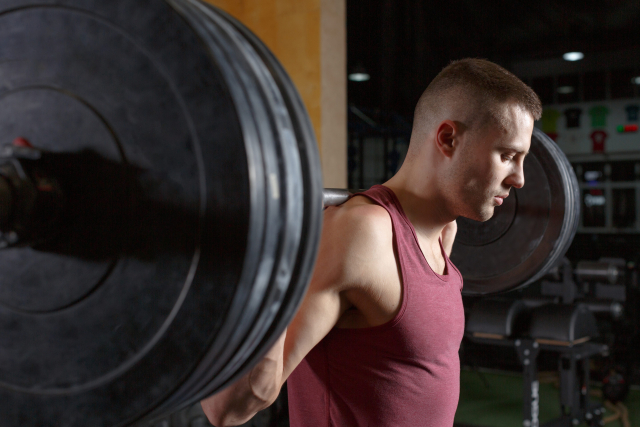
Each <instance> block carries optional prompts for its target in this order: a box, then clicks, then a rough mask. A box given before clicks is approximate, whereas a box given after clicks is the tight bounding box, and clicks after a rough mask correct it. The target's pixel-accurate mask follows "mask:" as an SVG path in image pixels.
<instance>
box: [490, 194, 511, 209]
mask: <svg viewBox="0 0 640 427" xmlns="http://www.w3.org/2000/svg"><path fill="white" fill-rule="evenodd" d="M507 197H509V193H507V194H504V195H501V196H493V200H495V202H496V203H497V204H498V206H500V205H502V202H504V199H506V198H507Z"/></svg>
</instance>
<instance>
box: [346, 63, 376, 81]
mask: <svg viewBox="0 0 640 427" xmlns="http://www.w3.org/2000/svg"><path fill="white" fill-rule="evenodd" d="M370 78H371V76H370V75H369V73H368V72H367V69H366V68H364V67H363V66H362V64H358V65H356V66H355V67H353V68H352V69H351V72H350V73H349V80H351V81H352V82H366V81H367V80H369V79H370Z"/></svg>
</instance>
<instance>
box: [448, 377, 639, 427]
mask: <svg viewBox="0 0 640 427" xmlns="http://www.w3.org/2000/svg"><path fill="white" fill-rule="evenodd" d="M483 377H484V380H483ZM593 389H594V391H595V390H597V389H598V387H597V386H593ZM596 392H597V391H596ZM593 399H594V400H597V398H593ZM624 404H625V406H626V407H627V409H628V413H629V421H630V425H631V426H640V390H637V389H632V390H631V392H630V393H629V395H628V396H627V398H626V400H625V402H624ZM610 415H613V414H612V412H611V411H608V412H607V413H606V415H605V418H606V417H607V416H610ZM559 416H560V404H559V395H558V389H557V388H556V387H555V386H554V384H553V383H552V382H546V383H545V382H543V381H541V384H540V423H541V425H544V423H545V422H548V421H551V420H553V419H555V418H558V417H559ZM455 422H456V427H471V426H473V427H476V426H478V427H480V426H482V427H513V426H521V425H522V376H521V375H518V374H515V373H513V374H512V373H502V372H484V371H483V372H478V371H471V370H466V369H463V371H462V372H461V375H460V403H459V404H458V410H457V412H456V418H455ZM585 425H586V424H581V426H585ZM606 425H607V426H610V427H623V426H624V424H622V422H621V421H620V420H619V419H618V420H613V421H611V422H609V423H607V424H606Z"/></svg>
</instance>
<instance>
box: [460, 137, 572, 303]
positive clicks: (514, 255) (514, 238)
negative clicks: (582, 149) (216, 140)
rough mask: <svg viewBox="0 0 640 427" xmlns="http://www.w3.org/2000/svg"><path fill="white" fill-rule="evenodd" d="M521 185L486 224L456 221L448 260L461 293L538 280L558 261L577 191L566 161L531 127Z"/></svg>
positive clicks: (566, 242)
mask: <svg viewBox="0 0 640 427" xmlns="http://www.w3.org/2000/svg"><path fill="white" fill-rule="evenodd" d="M524 176H525V185H524V187H522V188H521V189H516V188H512V189H511V194H510V196H509V197H507V198H506V199H505V200H504V203H503V204H502V206H498V207H496V208H495V211H494V212H495V213H494V215H493V217H492V218H491V219H490V220H488V221H486V222H478V221H473V220H470V219H467V218H459V219H458V234H457V236H456V240H455V243H454V245H453V250H452V252H451V260H452V261H453V263H454V264H455V265H456V266H457V267H458V269H459V270H460V272H461V273H462V275H463V277H464V293H465V294H467V295H484V294H488V293H495V292H502V291H507V290H512V289H517V288H520V287H524V286H527V285H528V284H530V283H532V282H534V281H536V280H538V279H539V278H541V277H542V276H544V275H545V274H546V272H547V271H549V270H550V269H551V268H552V267H554V266H555V265H556V264H557V263H559V262H560V261H561V260H562V257H563V256H564V254H565V253H566V251H567V249H568V248H569V245H570V244H571V241H572V240H573V237H574V236H575V232H576V229H577V226H578V221H579V218H580V197H579V196H580V193H579V187H578V181H577V178H576V176H575V173H574V172H573V169H572V167H571V164H570V163H569V161H568V160H567V158H566V156H565V155H564V154H563V153H562V152H561V151H560V149H559V148H558V146H557V145H556V143H555V142H553V141H552V140H551V139H550V138H549V137H548V136H547V135H545V134H544V133H543V132H541V131H540V130H538V129H534V131H533V136H532V138H531V148H530V149H529V155H528V156H527V157H526V158H525V161H524Z"/></svg>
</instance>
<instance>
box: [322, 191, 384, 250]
mask: <svg viewBox="0 0 640 427" xmlns="http://www.w3.org/2000/svg"><path fill="white" fill-rule="evenodd" d="M324 227H325V228H327V229H328V231H330V232H331V234H332V235H334V234H335V236H333V237H335V238H336V239H340V240H345V239H354V238H355V239H357V241H358V242H359V241H363V242H366V241H370V243H375V242H376V241H379V239H383V240H387V239H388V238H389V237H390V236H391V235H392V232H393V230H392V226H391V218H390V217H389V213H388V212H387V210H386V209H385V208H383V207H382V206H380V205H377V204H375V203H373V202H372V201H371V200H369V199H367V198H366V197H364V196H356V197H353V198H351V199H350V200H349V201H347V202H346V203H344V204H342V205H340V206H336V207H331V208H327V210H326V211H325V219H324Z"/></svg>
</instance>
